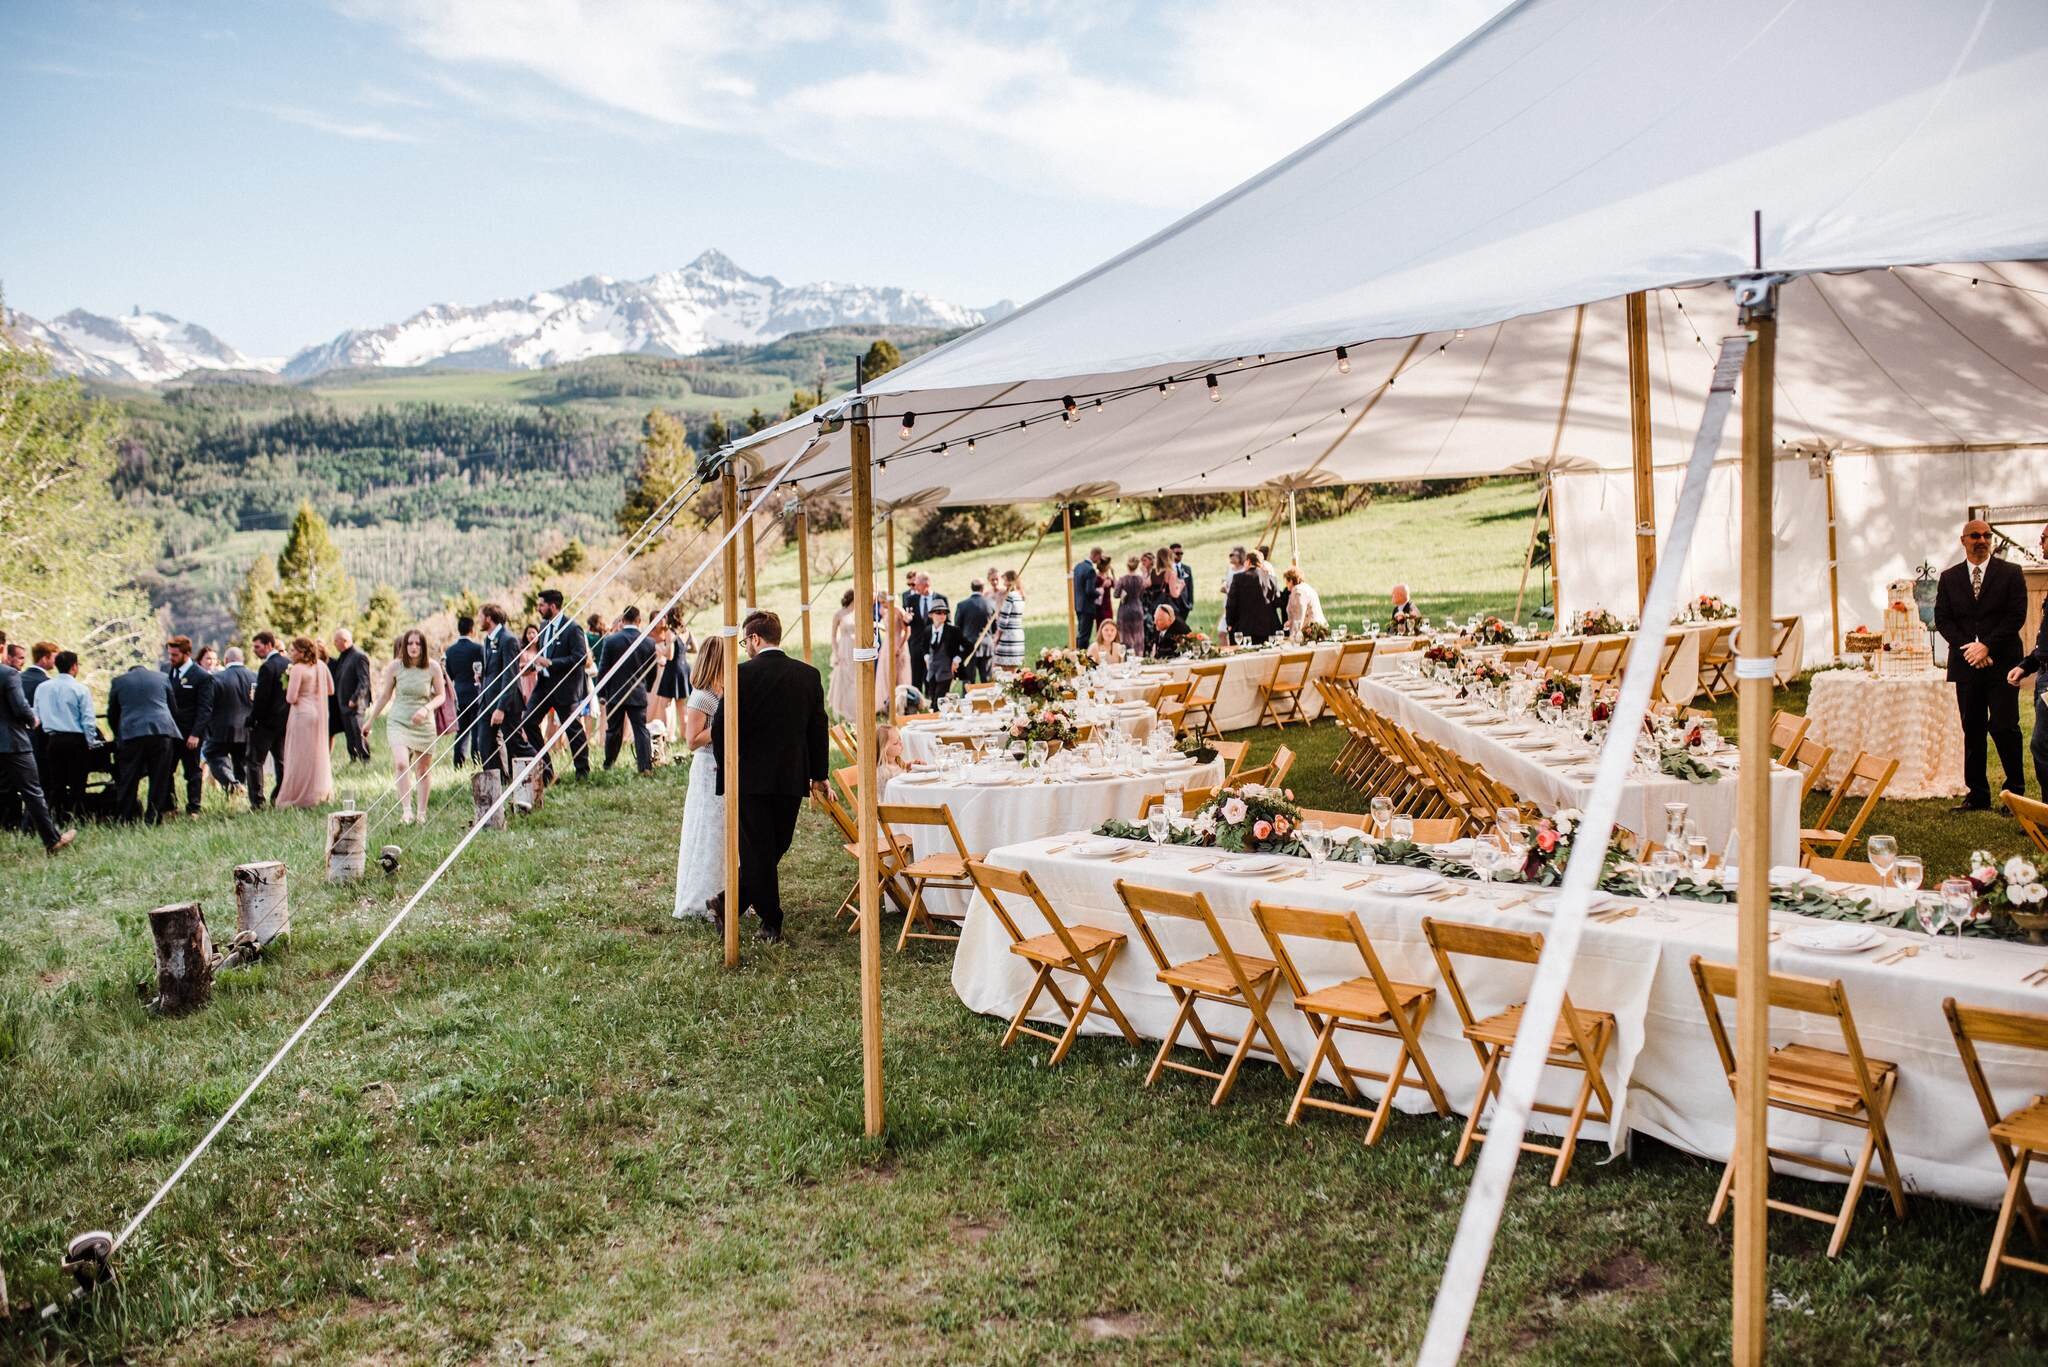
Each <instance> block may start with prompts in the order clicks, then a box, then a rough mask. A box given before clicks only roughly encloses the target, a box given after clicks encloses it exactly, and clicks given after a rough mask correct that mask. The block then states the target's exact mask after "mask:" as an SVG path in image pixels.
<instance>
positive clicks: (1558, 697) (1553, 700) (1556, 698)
mask: <svg viewBox="0 0 2048 1367" xmlns="http://www.w3.org/2000/svg"><path fill="white" fill-rule="evenodd" d="M1550 705H1551V706H1552V707H1563V706H1564V694H1562V693H1552V694H1551V695H1550Z"/></svg>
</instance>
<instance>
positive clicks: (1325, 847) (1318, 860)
mask: <svg viewBox="0 0 2048 1367" xmlns="http://www.w3.org/2000/svg"><path fill="white" fill-rule="evenodd" d="M1297 834H1298V835H1299V836H1300V838H1301V847H1302V848H1303V849H1305V850H1307V851H1308V859H1309V875H1308V876H1309V879H1310V881H1311V882H1317V883H1320V882H1321V881H1322V879H1323V859H1324V857H1325V856H1326V855H1328V854H1329V852H1330V832H1329V829H1328V828H1327V827H1325V826H1324V825H1323V823H1322V822H1321V821H1319V820H1316V819H1314V818H1311V819H1309V820H1307V821H1304V822H1302V823H1301V828H1300V830H1299V831H1298V832H1297Z"/></svg>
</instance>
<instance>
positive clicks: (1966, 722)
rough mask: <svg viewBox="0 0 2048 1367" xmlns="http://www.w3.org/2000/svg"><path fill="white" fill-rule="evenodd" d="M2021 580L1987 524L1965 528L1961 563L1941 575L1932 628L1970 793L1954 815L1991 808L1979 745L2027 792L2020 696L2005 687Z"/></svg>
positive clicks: (2014, 657)
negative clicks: (1998, 552) (1956, 715)
mask: <svg viewBox="0 0 2048 1367" xmlns="http://www.w3.org/2000/svg"><path fill="white" fill-rule="evenodd" d="M2026 621H2027V576H2026V575H2025V573H2024V572H2022V571H2021V569H2020V567H2019V566H2018V565H2009V564H2007V563H2006V562H2005V561H2003V560H1994V559H1993V558H1992V556H1991V524H1990V523H1988V522H1981V521H1975V520H1973V521H1970V522H1966V523H1964V524H1963V559H1962V562H1961V563H1960V564H1955V565H1951V566H1949V567H1948V568H1947V569H1945V570H1943V571H1942V572H1941V582H1940V584H1939V585H1938V586H1937V587H1936V589H1935V595H1934V629H1935V630H1936V631H1938V632H1940V633H1941V636H1942V639H1943V640H1945V641H1947V642H1948V677H1949V682H1950V683H1953V684H1954V685H1955V686H1956V708H1957V710H1958V711H1960V712H1961V713H1962V717H1963V782H1964V783H1966V784H1967V785H1969V790H1970V791H1969V794H1968V795H1967V796H1966V797H1965V798H1964V799H1963V802H1962V805H1961V806H1959V807H1957V808H1956V809H1955V810H1956V811H1959V812H1972V811H1976V812H1982V811H1989V810H1990V808H1991V778H1990V774H1989V773H1988V772H1987V771H1986V769H1985V763H1984V759H1985V756H1984V741H1985V738H1986V737H1987V736H1988V737H1989V738H1990V739H1991V741H1992V743H1993V744H1995V745H1996V746H1997V747H1998V763H1999V766H2000V767H2001V768H2003V769H2004V770H2005V786H2006V788H2007V790H2008V791H2011V792H2015V793H2022V794H2024V793H2025V792H2026V791H2027V779H2026V773H2025V771H2024V770H2023V769H2021V767H2020V695H2019V690H2018V689H2017V688H2016V687H2015V686H2014V685H2013V684H2012V683H2010V682H2008V680H2009V678H2010V675H2011V671H2012V670H2013V669H2015V668H2016V667H2017V666H2018V665H2019V663H2020V657H2021V656H2022V655H2024V654H2025V652H2026V648H2025V647H2024V646H2022V645H2021V644H2020V628H2021V627H2022V626H2024V625H2026Z"/></svg>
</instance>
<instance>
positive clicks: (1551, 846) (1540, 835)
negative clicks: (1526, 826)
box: [1536, 830, 1557, 854]
mask: <svg viewBox="0 0 2048 1367" xmlns="http://www.w3.org/2000/svg"><path fill="white" fill-rule="evenodd" d="M1536 848H1537V849H1539V850H1541V851H1543V852H1544V853H1545V854H1555V853H1557V832H1556V831H1549V830H1544V831H1538V832H1536Z"/></svg>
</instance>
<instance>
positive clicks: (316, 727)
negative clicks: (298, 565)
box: [276, 636, 334, 807]
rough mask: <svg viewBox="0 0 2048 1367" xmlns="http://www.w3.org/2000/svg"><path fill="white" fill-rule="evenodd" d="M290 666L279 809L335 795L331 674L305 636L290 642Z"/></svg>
mask: <svg viewBox="0 0 2048 1367" xmlns="http://www.w3.org/2000/svg"><path fill="white" fill-rule="evenodd" d="M291 657H292V666H291V669H290V671H289V672H288V673H287V674H286V676H285V686H284V697H285V702H286V703H287V704H288V705H289V707H290V709H291V710H290V712H289V714H288V715H287V717H286V720H285V728H284V779H283V781H282V782H280V783H279V784H278V788H277V803H276V805H277V806H279V807H318V806H320V805H322V804H323V803H326V802H328V801H330V800H332V798H333V797H334V761H333V758H332V756H331V755H330V754H329V751H328V747H329V745H331V744H332V740H331V738H330V737H329V736H328V734H327V700H328V699H329V698H331V697H332V696H334V676H333V675H331V674H329V673H328V672H327V666H326V665H324V664H322V663H320V657H319V651H318V647H316V646H315V645H314V644H313V642H312V641H311V640H310V639H308V638H307V637H304V636H299V637H295V638H294V639H293V641H292V644H291Z"/></svg>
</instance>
